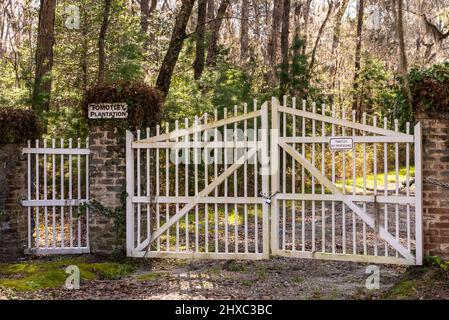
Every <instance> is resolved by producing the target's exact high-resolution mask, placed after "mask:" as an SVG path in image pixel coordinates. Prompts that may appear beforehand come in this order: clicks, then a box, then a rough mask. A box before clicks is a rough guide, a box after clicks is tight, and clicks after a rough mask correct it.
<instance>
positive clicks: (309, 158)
mask: <svg viewBox="0 0 449 320" xmlns="http://www.w3.org/2000/svg"><path fill="white" fill-rule="evenodd" d="M287 102H288V100H287V98H286V97H285V98H284V101H283V104H282V105H280V103H279V101H278V100H277V99H273V101H272V131H271V166H272V168H274V169H273V170H272V175H271V190H272V192H273V191H274V190H275V191H277V192H279V193H277V194H276V196H275V197H274V199H273V203H272V211H271V250H272V253H273V254H275V255H280V256H288V257H304V258H318V259H333V260H351V261H362V262H378V263H400V264H419V265H420V264H422V219H421V211H422V209H421V159H420V157H421V127H420V124H417V125H416V126H415V128H414V135H411V134H409V129H410V128H409V124H407V133H401V132H399V131H398V121H397V120H396V121H395V122H394V126H393V128H394V129H393V130H390V129H388V122H387V119H384V123H383V127H378V126H377V119H376V118H375V117H374V118H372V122H371V123H372V124H371V125H368V124H367V117H366V114H363V115H362V121H361V123H359V122H357V121H356V114H355V113H354V112H353V113H352V119H351V121H348V120H347V119H345V114H344V113H343V114H342V117H339V115H338V114H337V112H336V110H335V108H332V109H331V110H327V109H326V106H325V105H323V106H321V108H320V109H321V112H319V113H318V112H317V110H316V109H317V106H316V105H315V104H312V105H311V106H307V104H306V102H304V101H303V104H302V106H301V108H297V106H296V100H295V99H292V102H291V107H289V106H288V105H287ZM310 109H311V110H310ZM335 138H339V139H344V140H341V141H345V142H346V143H348V142H350V141H352V143H351V144H353V147H352V148H350V150H342V151H335V150H331V149H330V148H329V144H330V142H331V139H335ZM412 147H413V148H414V158H413V156H412V154H411V148H412ZM345 148H346V147H345V146H343V148H342V149H345ZM411 160H412V161H413V160H414V161H413V164H414V166H415V167H414V168H415V188H414V190H413V191H414V192H412V190H411V188H410V181H411V177H410V166H411ZM401 162H402V163H403V165H404V166H405V179H404V181H403V182H404V187H402V184H401V182H400V178H399V171H400V164H401ZM389 172H390V176H389ZM382 174H383V179H381V180H383V181H378V177H379V175H382ZM368 177H371V179H368ZM381 178H382V177H381ZM370 181H371V183H370V184H371V185H370V186H368V185H367V182H370ZM390 189H391V190H390ZM402 189H403V190H402Z"/></svg>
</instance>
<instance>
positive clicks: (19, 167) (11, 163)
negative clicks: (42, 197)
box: [0, 144, 28, 260]
mask: <svg viewBox="0 0 449 320" xmlns="http://www.w3.org/2000/svg"><path fill="white" fill-rule="evenodd" d="M26 175H27V162H26V158H25V157H22V146H20V145H14V144H10V145H5V146H1V147H0V260H10V259H14V258H17V257H18V256H22V255H23V253H24V248H25V247H26V246H27V242H28V232H27V231H28V218H27V212H26V210H24V209H23V208H22V205H21V200H22V199H23V198H25V197H26V194H27V176H26Z"/></svg>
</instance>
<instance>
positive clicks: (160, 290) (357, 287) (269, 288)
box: [0, 258, 405, 300]
mask: <svg viewBox="0 0 449 320" xmlns="http://www.w3.org/2000/svg"><path fill="white" fill-rule="evenodd" d="M366 267H367V265H366V264H360V263H351V262H334V261H320V260H306V259H285V258H274V259H271V260H264V261H210V260H204V261H181V260H153V261H152V262H151V265H150V266H149V265H146V266H142V267H141V268H139V270H138V271H137V272H136V273H134V274H132V275H131V276H128V277H126V278H123V279H121V280H94V281H89V282H82V283H81V288H80V290H67V289H64V288H56V289H48V290H40V291H36V292H26V293H14V292H11V291H5V290H3V291H2V290H0V299H2V298H3V299H143V300H151V299H370V298H376V297H380V296H381V295H382V294H383V293H384V292H386V291H388V290H389V289H390V288H391V287H392V286H393V285H394V284H395V283H396V282H397V281H398V280H399V279H400V277H401V275H402V274H403V273H404V272H405V267H401V266H380V274H381V280H380V281H381V284H380V289H379V290H373V291H370V290H368V289H366V288H365V281H366V278H367V277H368V275H367V274H365V270H366ZM142 277H146V279H147V280H141V279H142Z"/></svg>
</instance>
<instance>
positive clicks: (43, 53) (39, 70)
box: [33, 0, 56, 112]
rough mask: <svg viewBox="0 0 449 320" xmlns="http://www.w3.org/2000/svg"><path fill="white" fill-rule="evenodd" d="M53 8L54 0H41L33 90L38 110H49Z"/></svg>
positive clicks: (53, 25)
mask: <svg viewBox="0 0 449 320" xmlns="http://www.w3.org/2000/svg"><path fill="white" fill-rule="evenodd" d="M55 9H56V0H41V3H40V8H39V26H38V35H37V44H36V71H35V77H34V90H33V109H34V110H36V111H38V112H42V111H48V110H50V94H51V71H52V68H53V44H54V41H55V37H54V27H55Z"/></svg>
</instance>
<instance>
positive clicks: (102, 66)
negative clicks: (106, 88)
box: [97, 0, 112, 83]
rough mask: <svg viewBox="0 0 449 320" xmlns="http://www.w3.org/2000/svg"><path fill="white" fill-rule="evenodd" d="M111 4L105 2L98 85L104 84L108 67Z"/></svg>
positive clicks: (99, 52)
mask: <svg viewBox="0 0 449 320" xmlns="http://www.w3.org/2000/svg"><path fill="white" fill-rule="evenodd" d="M111 4H112V0H104V7H103V22H102V24H101V28H100V35H99V37H98V79H97V82H98V83H103V82H104V77H105V65H106V52H105V40H106V34H107V32H108V27H109V16H110V13H111Z"/></svg>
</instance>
